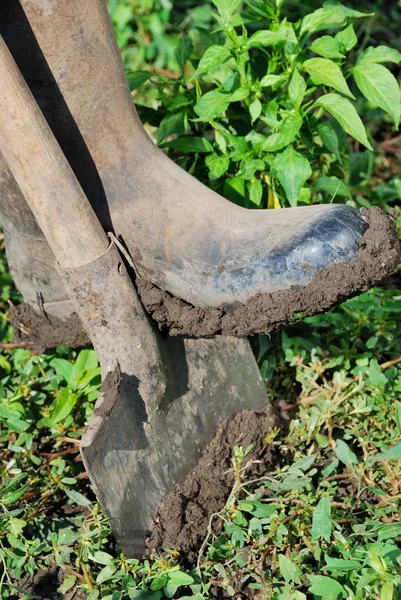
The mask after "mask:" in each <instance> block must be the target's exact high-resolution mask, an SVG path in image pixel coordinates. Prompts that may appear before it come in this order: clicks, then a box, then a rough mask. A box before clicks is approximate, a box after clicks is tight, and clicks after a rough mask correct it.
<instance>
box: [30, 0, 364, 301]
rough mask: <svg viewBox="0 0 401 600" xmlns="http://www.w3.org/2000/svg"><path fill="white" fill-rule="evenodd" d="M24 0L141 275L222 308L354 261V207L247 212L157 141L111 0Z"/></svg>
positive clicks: (358, 234)
mask: <svg viewBox="0 0 401 600" xmlns="http://www.w3.org/2000/svg"><path fill="white" fill-rule="evenodd" d="M21 5H22V7H23V8H24V10H25V13H26V16H27V18H28V20H29V22H30V25H31V27H32V29H33V31H34V33H35V36H36V39H37V41H38V43H39V46H40V48H41V50H42V52H43V54H44V56H45V58H46V61H47V63H48V65H49V67H50V69H51V72H52V74H53V76H54V78H55V80H56V81H57V84H58V86H59V89H60V92H61V94H62V96H63V98H64V100H65V102H66V104H67V106H68V108H69V110H70V112H71V114H72V115H73V117H74V120H75V122H76V124H77V125H78V128H79V130H80V132H81V134H82V136H83V139H84V140H85V143H86V145H87V148H88V150H89V152H90V154H91V156H92V158H93V161H94V163H95V164H96V167H97V170H98V173H99V175H100V178H101V181H102V184H103V187H104V190H105V194H106V197H107V201H108V207H109V211H110V215H111V222H112V226H113V229H114V231H115V232H116V234H117V235H119V236H121V237H122V238H123V240H124V242H125V244H126V246H127V247H128V249H129V251H130V254H131V256H132V258H133V260H134V263H135V267H136V270H137V272H138V274H139V275H140V276H142V277H143V278H145V279H147V280H149V281H151V282H152V283H153V284H155V285H157V286H158V287H159V288H161V289H163V290H167V291H169V292H171V293H172V294H174V295H175V296H177V297H179V298H183V299H184V300H186V301H187V302H189V303H191V304H193V305H195V306H204V307H218V306H220V305H222V304H235V303H238V302H240V303H244V302H246V301H248V300H249V299H250V298H252V297H254V296H255V295H257V294H259V293H263V292H274V291H276V290H280V289H288V288H291V287H294V286H297V287H302V286H304V285H306V284H307V283H308V282H309V281H310V280H311V279H312V278H313V275H314V272H315V270H316V269H322V268H325V267H327V266H329V265H332V264H333V263H337V262H341V261H343V262H350V261H353V260H354V259H355V257H356V253H357V249H358V246H359V243H360V240H361V238H362V236H363V234H364V232H365V229H366V222H365V220H364V219H363V218H362V216H361V215H360V214H359V213H358V212H357V211H356V210H354V209H353V208H351V207H349V206H344V205H320V206H312V207H302V208H294V209H283V210H275V211H254V210H247V209H244V208H241V207H238V206H236V205H234V204H232V203H230V202H229V201H228V200H225V199H224V198H222V197H220V196H219V195H218V194H216V193H214V192H213V191H211V190H209V189H208V188H207V187H205V186H204V185H202V184H201V183H200V182H198V181H197V180H196V179H194V178H193V177H191V176H190V175H188V174H187V173H186V172H184V171H183V170H182V169H181V168H180V167H179V166H177V165H176V164H174V163H173V162H172V161H171V160H170V159H169V158H168V157H167V156H166V155H165V154H164V153H163V152H162V151H161V150H159V149H158V148H157V147H156V146H155V145H154V144H153V142H152V141H151V139H150V138H149V136H148V135H147V134H146V132H145V130H144V128H143V127H142V125H141V123H140V121H139V119H138V116H137V113H136V111H135V107H134V105H133V102H132V98H131V95H130V92H129V89H128V86H127V81H126V78H125V74H124V71H123V66H122V62H121V59H120V53H119V50H118V48H117V45H116V41H115V36H114V32H113V30H112V27H111V23H110V19H109V16H108V13H107V9H106V4H105V2H104V1H103V0H88V1H87V2H85V3H82V2H79V1H78V0H71V1H70V2H64V1H63V0H53V1H52V2H51V5H50V4H49V2H45V1H44V0H29V1H28V0H21ZM76 65H79V66H80V68H79V72H77V68H76ZM99 128H101V141H100V143H99Z"/></svg>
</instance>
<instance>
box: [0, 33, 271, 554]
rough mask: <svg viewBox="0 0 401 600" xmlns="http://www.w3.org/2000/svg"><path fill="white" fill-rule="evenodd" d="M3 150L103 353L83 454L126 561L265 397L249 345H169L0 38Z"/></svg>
mask: <svg viewBox="0 0 401 600" xmlns="http://www.w3.org/2000/svg"><path fill="white" fill-rule="evenodd" d="M0 81H1V85H0V103H1V112H0V152H1V154H2V155H3V157H4V159H5V161H6V163H7V165H8V168H9V169H10V172H11V173H12V175H13V177H14V178H15V181H16V182H17V184H18V186H19V189H20V191H21V193H22V194H23V196H24V197H25V199H26V202H27V204H28V205H29V207H30V209H31V210H32V213H33V215H34V216H35V218H36V220H37V222H38V224H39V225H40V227H41V229H42V231H43V233H44V235H45V237H46V240H47V242H48V243H49V246H50V248H51V249H52V251H53V252H54V255H55V257H56V260H57V264H58V271H59V274H60V277H61V279H62V281H63V282H64V285H65V286H66V288H67V290H68V292H69V294H70V296H71V298H72V299H73V301H74V303H75V305H76V306H77V308H78V312H79V315H80V318H81V319H82V321H83V323H84V325H85V328H86V330H87V331H88V333H89V336H90V338H91V340H92V342H93V345H94V347H95V349H96V350H97V352H98V355H99V360H100V363H101V367H102V389H101V391H100V395H99V399H98V402H97V405H96V409H95V413H94V415H93V417H92V420H91V422H90V423H89V425H88V428H87V430H86V432H85V435H84V438H83V440H82V444H81V452H82V454H83V459H84V462H85V465H86V468H87V470H88V473H89V475H90V478H91V481H92V484H93V486H94V488H95V491H96V492H97V494H98V496H99V499H100V501H101V502H102V504H103V506H104V507H105V510H106V512H107V514H108V515H109V516H110V519H111V525H112V527H113V530H114V532H115V534H116V537H117V539H118V541H119V542H120V545H121V548H122V550H123V551H124V552H125V553H126V554H127V555H128V556H139V555H141V554H142V552H143V550H144V544H145V537H146V534H147V531H148V528H149V523H150V520H151V518H152V516H153V515H154V514H155V513H156V511H157V509H158V507H159V505H160V503H161V501H162V499H163V498H164V496H165V495H166V494H167V492H168V491H169V490H171V489H172V488H173V487H174V486H175V484H176V483H179V482H181V481H182V480H183V478H184V477H185V476H186V475H187V474H188V473H189V472H190V470H191V469H192V468H193V466H194V465H195V463H196V461H197V458H198V457H199V455H200V453H201V452H202V450H203V449H204V447H205V446H206V445H207V443H208V442H209V441H210V440H211V439H212V437H213V435H214V432H215V431H216V428H217V426H218V425H219V424H220V423H221V422H223V421H225V420H227V419H230V418H231V417H232V416H233V415H234V414H236V413H237V412H238V411H240V410H241V409H243V408H248V409H258V408H261V407H263V406H264V405H265V403H266V393H265V390H264V385H263V382H262V380H261V377H260V374H259V371H258V369H257V365H256V362H255V359H254V357H253V355H252V352H251V350H250V347H249V344H248V342H247V341H246V340H244V339H236V338H223V337H219V338H211V339H202V340H192V339H187V340H185V339H180V338H177V339H170V340H162V338H161V337H160V335H159V334H157V333H156V332H155V331H154V329H153V327H152V325H151V324H150V323H149V320H148V317H147V315H146V313H145V311H144V309H143V307H142V305H141V302H140V300H139V298H138V296H137V294H136V291H135V288H134V286H133V285H132V282H131V279H130V277H129V274H128V272H127V269H126V267H125V265H124V261H123V259H122V257H121V256H120V254H119V252H118V249H117V248H116V246H115V245H114V243H113V242H111V243H110V240H109V239H108V237H107V235H106V234H105V232H104V230H103V228H102V226H101V225H100V223H99V220H98V219H97V217H96V214H95V213H94V211H93V209H92V207H91V206H90V204H89V202H88V200H87V198H86V197H85V194H84V193H83V191H82V188H81V186H80V185H79V183H78V180H77V178H76V176H75V174H74V172H73V171H72V169H71V167H70V165H69V164H68V162H67V160H66V158H65V156H64V154H63V153H62V151H61V149H60V147H59V146H58V144H57V141H56V140H55V138H54V136H53V134H52V132H51V130H50V128H49V126H48V125H47V123H46V121H45V119H44V117H43V115H42V113H41V111H40V109H39V107H38V106H37V104H36V102H35V100H34V98H33V97H32V94H31V93H30V91H29V89H28V87H27V85H26V83H25V81H24V79H23V77H22V75H21V73H20V72H19V70H18V68H17V66H16V64H15V62H14V60H13V58H12V56H11V54H10V53H9V51H8V48H7V46H6V44H5V43H4V40H3V39H2V38H0Z"/></svg>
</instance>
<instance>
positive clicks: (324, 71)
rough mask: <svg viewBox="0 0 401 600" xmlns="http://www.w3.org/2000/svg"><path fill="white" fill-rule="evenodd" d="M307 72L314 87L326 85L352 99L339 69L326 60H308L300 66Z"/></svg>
mask: <svg viewBox="0 0 401 600" xmlns="http://www.w3.org/2000/svg"><path fill="white" fill-rule="evenodd" d="M302 68H303V70H305V71H307V72H308V73H309V75H310V77H311V79H312V81H313V83H314V84H315V85H328V86H329V87H332V88H334V89H335V90H337V91H338V92H341V93H342V94H345V95H346V96H349V97H350V98H354V95H353V94H352V92H351V90H350V89H349V87H348V84H347V82H346V81H345V77H344V75H343V74H342V72H341V69H340V67H339V66H338V65H337V64H336V63H335V62H333V61H332V60H329V59H328V58H310V59H309V60H306V61H305V62H304V64H303V65H302Z"/></svg>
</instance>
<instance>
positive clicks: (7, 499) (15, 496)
mask: <svg viewBox="0 0 401 600" xmlns="http://www.w3.org/2000/svg"><path fill="white" fill-rule="evenodd" d="M28 488H29V485H28V484H27V483H26V484H25V485H23V486H22V487H21V488H20V489H19V490H15V491H14V492H10V493H8V494H7V495H4V496H2V499H1V502H2V504H4V505H5V506H8V505H9V504H14V502H17V500H19V499H20V498H21V496H23V495H24V494H25V492H26V491H27V489H28Z"/></svg>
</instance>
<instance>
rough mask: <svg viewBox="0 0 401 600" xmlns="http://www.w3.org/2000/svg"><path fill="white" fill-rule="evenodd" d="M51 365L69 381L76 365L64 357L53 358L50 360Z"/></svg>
mask: <svg viewBox="0 0 401 600" xmlns="http://www.w3.org/2000/svg"><path fill="white" fill-rule="evenodd" d="M50 366H51V367H53V369H54V370H55V371H56V373H57V375H61V377H63V378H64V379H65V380H66V382H67V383H68V382H69V381H70V379H71V375H72V372H73V369H74V365H73V364H72V363H70V362H69V361H68V360H65V359H64V358H53V360H51V361H50Z"/></svg>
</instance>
